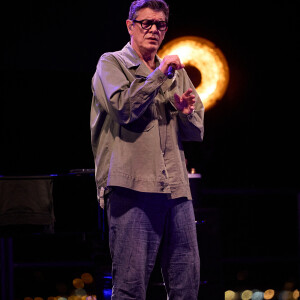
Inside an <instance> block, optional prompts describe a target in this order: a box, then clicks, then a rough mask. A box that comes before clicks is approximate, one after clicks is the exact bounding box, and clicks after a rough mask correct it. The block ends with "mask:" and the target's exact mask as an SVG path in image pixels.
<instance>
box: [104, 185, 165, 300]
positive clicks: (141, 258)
mask: <svg viewBox="0 0 300 300" xmlns="http://www.w3.org/2000/svg"><path fill="white" fill-rule="evenodd" d="M166 201H168V199H167V198H166V196H165V195H161V196H159V195H157V197H156V196H155V195H153V194H147V193H138V192H135V191H131V190H128V189H123V188H115V189H114V190H113V191H112V192H111V194H110V195H109V199H108V201H107V214H108V223H109V246H110V252H111V257H112V280H113V290H112V298H111V299H114V300H115V299H117V300H129V299H138V300H144V299H145V297H146V290H147V285H148V281H149V277H150V274H151V272H152V270H153V268H154V264H155V260H156V256H157V252H158V249H159V245H160V241H161V239H162V235H163V230H164V222H165V215H166V213H167V209H166V208H164V205H165V203H166Z"/></svg>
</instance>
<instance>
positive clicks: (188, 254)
mask: <svg viewBox="0 0 300 300" xmlns="http://www.w3.org/2000/svg"><path fill="white" fill-rule="evenodd" d="M174 201H175V203H174V205H173V206H172V207H171V208H170V210H169V212H168V216H167V223H166V227H165V233H164V237H163V240H162V245H161V246H162V249H161V251H162V257H161V266H162V273H163V278H164V282H165V285H166V290H167V293H168V296H169V299H170V300H196V299H198V291H199V284H200V259H199V250H198V242H197V234H196V224H195V215H194V209H193V203H192V201H189V200H186V199H185V200H184V199H182V198H181V199H180V198H179V199H175V200H173V202H174Z"/></svg>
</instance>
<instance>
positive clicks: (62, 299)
mask: <svg viewBox="0 0 300 300" xmlns="http://www.w3.org/2000/svg"><path fill="white" fill-rule="evenodd" d="M57 300H68V299H67V298H65V297H58V298H57Z"/></svg>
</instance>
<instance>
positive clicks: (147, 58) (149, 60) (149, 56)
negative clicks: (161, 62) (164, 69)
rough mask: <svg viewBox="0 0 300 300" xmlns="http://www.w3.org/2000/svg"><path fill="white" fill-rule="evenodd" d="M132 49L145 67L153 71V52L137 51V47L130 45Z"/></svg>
mask: <svg viewBox="0 0 300 300" xmlns="http://www.w3.org/2000/svg"><path fill="white" fill-rule="evenodd" d="M132 48H133V49H134V50H135V52H136V53H137V55H138V56H139V58H140V59H141V60H142V61H143V62H144V63H145V65H146V66H147V67H148V68H149V69H150V70H152V71H153V70H154V69H155V67H156V65H155V54H156V53H154V52H146V51H143V50H142V49H138V48H137V47H134V46H133V45H132Z"/></svg>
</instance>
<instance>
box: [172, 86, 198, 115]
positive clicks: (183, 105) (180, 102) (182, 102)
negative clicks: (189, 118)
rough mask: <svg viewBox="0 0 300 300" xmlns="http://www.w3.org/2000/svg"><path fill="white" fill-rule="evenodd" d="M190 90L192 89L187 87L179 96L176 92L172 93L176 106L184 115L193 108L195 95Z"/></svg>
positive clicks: (189, 112)
mask: <svg viewBox="0 0 300 300" xmlns="http://www.w3.org/2000/svg"><path fill="white" fill-rule="evenodd" d="M192 92H193V90H192V89H188V90H187V91H186V92H185V93H183V94H182V96H181V97H180V96H179V95H178V94H176V93H175V94H174V99H175V106H176V108H177V109H178V110H179V111H181V112H182V113H183V114H185V115H189V114H191V113H192V112H193V111H194V109H195V105H194V104H195V102H196V101H195V95H193V94H192Z"/></svg>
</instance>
